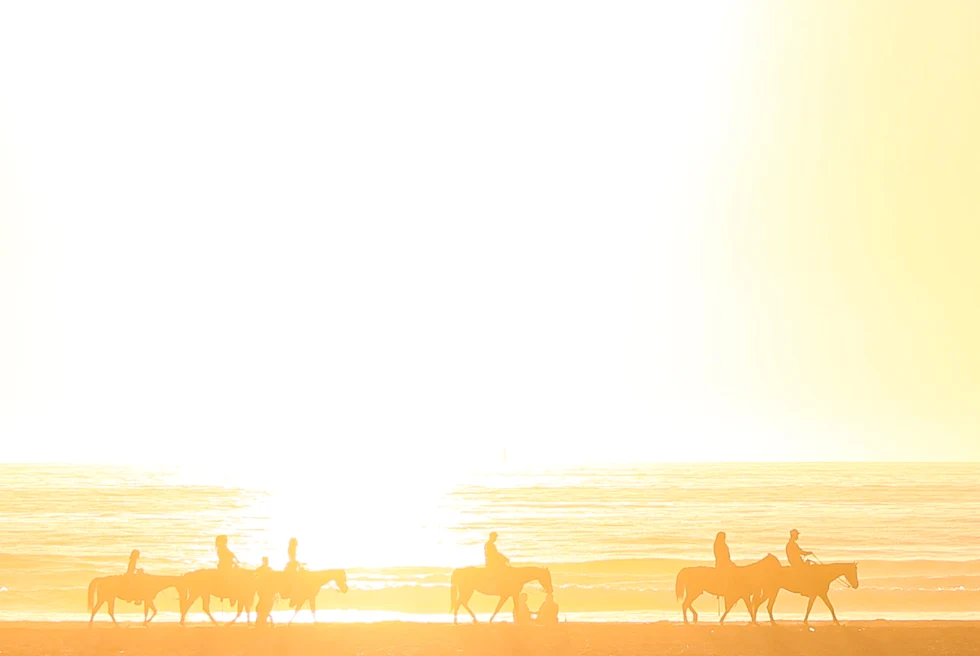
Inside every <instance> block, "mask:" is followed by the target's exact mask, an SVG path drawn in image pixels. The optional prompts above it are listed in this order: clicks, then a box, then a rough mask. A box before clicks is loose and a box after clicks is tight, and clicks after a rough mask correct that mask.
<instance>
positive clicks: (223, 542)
mask: <svg viewBox="0 0 980 656" xmlns="http://www.w3.org/2000/svg"><path fill="white" fill-rule="evenodd" d="M214 546H215V548H219V547H227V546H228V536H227V535H219V536H218V537H216V538H215V539H214Z"/></svg>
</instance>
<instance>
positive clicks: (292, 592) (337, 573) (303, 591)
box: [256, 569, 348, 624]
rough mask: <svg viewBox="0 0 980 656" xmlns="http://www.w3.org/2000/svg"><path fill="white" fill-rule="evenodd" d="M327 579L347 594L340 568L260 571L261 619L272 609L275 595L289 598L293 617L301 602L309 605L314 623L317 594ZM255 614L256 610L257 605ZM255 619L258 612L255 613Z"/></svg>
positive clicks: (291, 620)
mask: <svg viewBox="0 0 980 656" xmlns="http://www.w3.org/2000/svg"><path fill="white" fill-rule="evenodd" d="M330 582H336V583H337V588H338V589H339V590H340V591H341V592H342V593H344V594H346V593H347V590H348V587H347V572H345V571H344V570H342V569H324V570H300V571H298V572H268V573H266V574H263V575H262V576H261V577H260V579H259V583H258V593H259V606H261V607H262V609H263V610H262V614H263V618H262V619H263V621H265V619H266V618H265V615H267V614H268V611H270V610H271V609H272V603H271V599H272V598H273V596H274V595H276V594H278V595H279V596H280V597H281V598H282V599H288V600H289V607H290V608H293V609H295V610H294V612H293V616H292V617H291V618H290V619H289V623H290V624H292V623H293V620H294V619H296V616H297V615H298V614H299V611H300V609H301V608H303V604H307V603H308V604H309V605H310V612H311V613H313V623H314V624H316V597H317V595H318V594H319V593H320V588H322V587H323V586H325V585H327V584H328V583H330ZM256 610H257V613H258V612H259V609H258V608H257V609H256ZM256 622H258V614H257V615H256Z"/></svg>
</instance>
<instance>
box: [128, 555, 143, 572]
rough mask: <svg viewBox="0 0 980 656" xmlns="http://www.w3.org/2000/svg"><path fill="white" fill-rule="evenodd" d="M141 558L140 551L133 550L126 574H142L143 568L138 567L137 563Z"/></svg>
mask: <svg viewBox="0 0 980 656" xmlns="http://www.w3.org/2000/svg"><path fill="white" fill-rule="evenodd" d="M139 558H140V550H139V549H133V550H132V551H131V552H130V554H129V566H128V567H126V574H142V573H143V568H142V567H140V568H137V567H136V561H137V560H139Z"/></svg>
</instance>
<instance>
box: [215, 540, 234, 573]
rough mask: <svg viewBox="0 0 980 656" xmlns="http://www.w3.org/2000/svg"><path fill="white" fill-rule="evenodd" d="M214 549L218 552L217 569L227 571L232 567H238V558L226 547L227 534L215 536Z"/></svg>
mask: <svg viewBox="0 0 980 656" xmlns="http://www.w3.org/2000/svg"><path fill="white" fill-rule="evenodd" d="M214 550H215V551H216V552H218V569H219V570H221V571H227V570H230V569H232V568H234V567H238V558H236V557H235V554H234V553H232V551H231V549H229V548H228V536H227V535H219V536H218V537H217V538H215V540H214Z"/></svg>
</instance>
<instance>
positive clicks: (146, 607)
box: [88, 574, 184, 624]
mask: <svg viewBox="0 0 980 656" xmlns="http://www.w3.org/2000/svg"><path fill="white" fill-rule="evenodd" d="M183 583H184V581H183V577H180V576H156V575H154V574H117V575H114V576H100V577H98V578H95V579H92V582H91V583H89V584H88V609H89V610H90V611H92V615H91V616H90V617H89V620H88V623H89V624H92V620H94V619H95V614H96V613H97V612H98V611H99V609H100V608H102V604H105V603H108V610H109V617H111V618H112V623H113V624H118V622H116V599H122V600H123V601H128V602H137V601H140V602H142V603H143V624H149V623H150V622H151V621H153V618H154V617H156V614H157V607H156V605H155V604H154V603H153V601H154V600H155V599H156V598H157V595H158V594H160V592H162V591H163V590H166V589H167V588H176V590H177V595H178V596H179V597H181V598H183ZM150 611H153V614H152V615H150V616H149V617H147V615H148V614H149V612H150Z"/></svg>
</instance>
